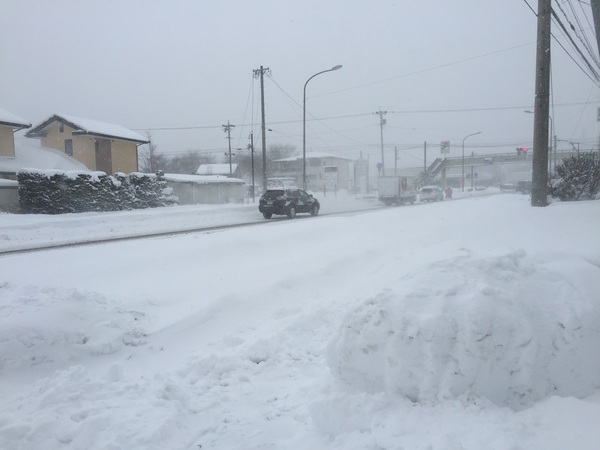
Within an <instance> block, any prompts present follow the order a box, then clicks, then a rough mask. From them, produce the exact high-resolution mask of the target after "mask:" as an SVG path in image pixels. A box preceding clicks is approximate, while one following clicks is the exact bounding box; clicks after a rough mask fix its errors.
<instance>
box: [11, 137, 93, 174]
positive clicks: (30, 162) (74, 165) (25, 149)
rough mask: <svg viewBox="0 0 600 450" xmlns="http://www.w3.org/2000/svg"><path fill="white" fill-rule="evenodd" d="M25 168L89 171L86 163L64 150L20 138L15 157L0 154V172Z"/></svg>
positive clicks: (16, 143) (14, 171)
mask: <svg viewBox="0 0 600 450" xmlns="http://www.w3.org/2000/svg"><path fill="white" fill-rule="evenodd" d="M24 168H35V169H42V170H48V169H55V170H80V171H89V169H88V168H87V167H86V166H85V165H83V164H82V163H80V162H79V161H77V160H76V159H74V158H71V157H70V156H68V155H66V154H64V153H63V152H59V151H58V150H54V149H52V148H46V147H40V146H39V145H36V143H35V142H31V141H28V140H26V139H20V140H16V141H15V156H14V157H9V156H0V172H5V173H17V172H18V171H19V170H21V169H24Z"/></svg>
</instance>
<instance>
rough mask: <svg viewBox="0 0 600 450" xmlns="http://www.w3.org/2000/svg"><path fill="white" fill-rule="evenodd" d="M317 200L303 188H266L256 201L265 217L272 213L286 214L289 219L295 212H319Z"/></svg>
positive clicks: (267, 217) (269, 216)
mask: <svg viewBox="0 0 600 450" xmlns="http://www.w3.org/2000/svg"><path fill="white" fill-rule="evenodd" d="M320 209H321V205H320V203H319V201H318V200H317V199H316V198H314V197H313V196H312V195H311V194H309V193H307V192H306V191H304V190H303V189H268V190H267V191H266V192H265V193H264V194H263V195H262V196H261V197H260V200H259V202H258V210H259V211H260V212H261V213H262V215H263V217H264V218H265V219H270V218H271V217H272V216H273V214H277V215H286V216H288V217H289V218H290V219H293V218H294V217H296V214H297V213H309V214H310V215H311V216H316V215H317V214H319V210H320Z"/></svg>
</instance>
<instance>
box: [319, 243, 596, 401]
mask: <svg viewBox="0 0 600 450" xmlns="http://www.w3.org/2000/svg"><path fill="white" fill-rule="evenodd" d="M536 261H537V260H535V259H531V258H528V257H527V255H526V254H525V252H524V251H516V252H514V253H510V254H506V255H504V256H499V257H492V258H489V259H473V258H471V257H469V256H464V257H462V258H459V259H457V260H449V261H441V262H437V263H435V264H433V265H432V266H431V267H430V268H429V270H426V271H424V272H423V273H420V274H418V275H416V276H412V277H408V278H409V279H404V280H398V283H397V284H398V287H397V289H396V290H394V291H392V290H388V291H385V292H382V293H381V294H380V295H378V296H376V297H374V298H371V299H369V300H368V301H366V302H364V303H363V304H362V305H361V306H360V307H358V308H357V309H355V310H353V311H351V312H350V313H349V314H348V315H347V317H346V319H345V321H344V323H343V325H342V327H341V328H340V330H339V333H338V335H337V336H336V338H335V339H334V340H333V342H332V343H331V345H330V347H329V353H328V361H329V365H330V367H331V369H332V372H333V374H334V376H335V377H336V379H337V380H338V381H339V382H340V384H341V385H342V386H343V387H344V388H345V389H347V390H350V391H354V392H361V391H363V392H367V393H377V392H384V393H386V394H389V395H392V396H405V397H407V398H408V399H410V400H411V401H413V402H428V403H429V402H432V401H434V402H435V401H440V400H446V399H454V398H459V397H466V398H478V397H481V396H483V397H486V398H487V399H489V400H490V401H492V402H493V403H495V404H496V405H499V406H510V407H511V408H513V409H522V408H523V407H527V406H531V405H532V404H533V403H534V402H536V401H539V400H541V399H544V398H546V397H548V396H551V395H561V396H574V397H578V398H582V397H584V396H587V395H590V394H592V393H593V392H594V390H595V389H597V388H598V387H599V386H600V360H599V359H598V358H590V357H589V355H591V354H593V353H594V349H598V348H600V329H599V327H598V324H599V323H600V311H599V308H598V305H597V304H596V305H594V304H593V303H592V302H591V301H590V299H592V298H594V296H595V295H597V294H596V293H597V292H600V265H598V264H592V263H590V262H588V261H586V260H583V259H581V260H573V261H571V262H570V264H571V266H572V267H570V268H569V271H568V272H567V273H569V274H573V273H576V274H579V276H577V279H565V277H566V276H565V275H564V274H563V273H564V272H561V271H559V270H557V268H553V267H552V264H551V263H550V264H547V265H546V266H545V265H544V264H539V263H537V264H536ZM572 278H573V277H572ZM586 280H587V282H586ZM589 280H596V281H595V283H590V282H589ZM592 284H593V285H592Z"/></svg>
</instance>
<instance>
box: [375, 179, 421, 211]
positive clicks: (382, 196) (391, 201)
mask: <svg viewBox="0 0 600 450" xmlns="http://www.w3.org/2000/svg"><path fill="white" fill-rule="evenodd" d="M377 197H378V198H379V201H381V202H383V203H385V204H386V205H403V204H406V203H410V204H411V205H412V204H413V203H414V202H415V201H417V191H415V180H414V177H401V176H385V177H379V180H378V194H377Z"/></svg>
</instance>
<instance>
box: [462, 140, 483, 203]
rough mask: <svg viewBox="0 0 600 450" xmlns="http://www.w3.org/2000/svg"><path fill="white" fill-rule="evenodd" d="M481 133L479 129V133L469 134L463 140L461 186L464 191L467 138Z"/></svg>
mask: <svg viewBox="0 0 600 450" xmlns="http://www.w3.org/2000/svg"><path fill="white" fill-rule="evenodd" d="M478 134H481V131H478V132H477V133H473V134H469V135H468V136H465V138H464V139H463V142H462V180H461V181H460V186H461V188H462V189H461V190H462V192H465V141H466V140H467V138H469V137H471V136H475V135H478Z"/></svg>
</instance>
